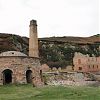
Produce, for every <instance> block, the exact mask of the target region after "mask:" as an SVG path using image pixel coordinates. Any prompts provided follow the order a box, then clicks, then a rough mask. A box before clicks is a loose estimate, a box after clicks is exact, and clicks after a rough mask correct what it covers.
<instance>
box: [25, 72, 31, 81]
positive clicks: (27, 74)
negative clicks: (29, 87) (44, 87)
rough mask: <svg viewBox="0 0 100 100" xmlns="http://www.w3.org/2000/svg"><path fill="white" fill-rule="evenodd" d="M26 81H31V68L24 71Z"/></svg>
mask: <svg viewBox="0 0 100 100" xmlns="http://www.w3.org/2000/svg"><path fill="white" fill-rule="evenodd" d="M26 81H27V83H32V71H31V70H27V71H26Z"/></svg>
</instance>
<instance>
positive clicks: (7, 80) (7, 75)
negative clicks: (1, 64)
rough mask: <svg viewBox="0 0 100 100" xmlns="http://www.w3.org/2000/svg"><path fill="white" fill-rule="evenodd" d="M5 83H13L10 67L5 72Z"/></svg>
mask: <svg viewBox="0 0 100 100" xmlns="http://www.w3.org/2000/svg"><path fill="white" fill-rule="evenodd" d="M2 73H3V84H10V83H12V73H13V72H12V71H11V70H10V69H5V70H4V71H3V72H2Z"/></svg>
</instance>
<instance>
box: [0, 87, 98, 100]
mask: <svg viewBox="0 0 100 100" xmlns="http://www.w3.org/2000/svg"><path fill="white" fill-rule="evenodd" d="M0 100H100V87H63V86H55V87H54V86H45V87H40V88H36V87H35V88H33V87H32V86H31V85H5V86H0Z"/></svg>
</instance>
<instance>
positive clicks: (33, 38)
mask: <svg viewBox="0 0 100 100" xmlns="http://www.w3.org/2000/svg"><path fill="white" fill-rule="evenodd" d="M29 27H30V36H29V56H30V57H39V55H38V37H37V22H36V20H31V21H30V26H29Z"/></svg>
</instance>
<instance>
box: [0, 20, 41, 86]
mask: <svg viewBox="0 0 100 100" xmlns="http://www.w3.org/2000/svg"><path fill="white" fill-rule="evenodd" d="M29 27H30V39H29V56H28V55H25V54H23V53H21V52H17V51H7V52H2V53H1V54H0V85H3V84H9V83H12V84H26V83H32V84H33V85H35V86H37V85H40V84H41V76H40V72H41V70H40V61H39V57H38V38H37V22H36V20H31V21H30V26H29Z"/></svg>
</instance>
